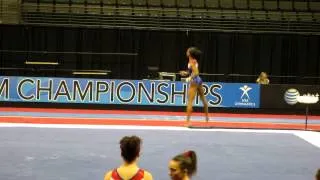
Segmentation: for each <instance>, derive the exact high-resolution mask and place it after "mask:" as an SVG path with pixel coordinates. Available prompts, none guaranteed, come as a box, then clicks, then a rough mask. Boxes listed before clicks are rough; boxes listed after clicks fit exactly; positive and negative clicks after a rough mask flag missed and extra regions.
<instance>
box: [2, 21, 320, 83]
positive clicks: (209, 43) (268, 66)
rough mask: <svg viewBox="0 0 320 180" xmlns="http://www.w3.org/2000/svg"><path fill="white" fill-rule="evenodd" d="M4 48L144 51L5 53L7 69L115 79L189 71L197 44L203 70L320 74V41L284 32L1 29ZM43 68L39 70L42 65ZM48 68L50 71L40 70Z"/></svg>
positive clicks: (290, 80)
mask: <svg viewBox="0 0 320 180" xmlns="http://www.w3.org/2000/svg"><path fill="white" fill-rule="evenodd" d="M0 41H1V43H0V49H2V50H4V49H10V50H26V51H60V52H68V51H70V52H71V51H72V52H103V53H138V56H119V55H92V54H89V55H79V54H35V53H8V52H2V53H0V65H1V67H21V68H25V67H29V66H27V65H25V64H24V61H26V60H34V61H35V60H46V61H58V62H60V63H61V64H60V65H59V66H58V67H56V68H57V69H82V70H87V69H107V70H111V71H112V74H111V76H110V78H120V79H143V78H145V77H146V75H147V73H148V72H147V67H148V66H158V67H159V71H166V72H177V71H178V70H181V69H185V68H186V64H187V59H186V56H185V50H186V49H187V47H189V46H197V47H199V48H200V49H201V50H202V51H203V52H204V56H203V57H202V59H201V60H200V62H199V64H200V70H201V72H203V73H211V74H220V73H221V74H246V75H257V74H259V73H260V72H261V71H266V72H267V73H269V74H270V75H273V76H280V75H281V76H289V75H290V76H300V77H302V76H319V69H320V63H319V60H320V59H319V52H320V44H319V43H320V38H319V37H318V36H302V35H281V34H243V33H217V32H181V31H145V30H143V31H142V30H141V31H139V30H116V29H85V28H66V27H32V26H4V25H1V26H0ZM36 68H38V67H36ZM40 68H47V67H40ZM1 72H2V74H4V75H42V76H68V74H62V73H59V72H40V71H34V72H32V73H31V72H23V71H3V70H2V71H1ZM203 78H204V79H205V80H207V81H241V82H243V81H247V82H248V81H254V80H255V79H256V77H236V76H234V77H232V78H230V77H226V76H215V77H214V76H203ZM271 82H272V83H301V84H312V83H318V80H317V79H312V78H310V79H305V78H282V79H279V78H276V77H274V78H273V77H271Z"/></svg>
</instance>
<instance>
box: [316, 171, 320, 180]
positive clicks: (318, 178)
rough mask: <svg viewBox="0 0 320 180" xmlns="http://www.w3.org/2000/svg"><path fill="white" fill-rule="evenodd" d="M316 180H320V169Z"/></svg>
mask: <svg viewBox="0 0 320 180" xmlns="http://www.w3.org/2000/svg"><path fill="white" fill-rule="evenodd" d="M316 180H320V169H318V171H317V173H316Z"/></svg>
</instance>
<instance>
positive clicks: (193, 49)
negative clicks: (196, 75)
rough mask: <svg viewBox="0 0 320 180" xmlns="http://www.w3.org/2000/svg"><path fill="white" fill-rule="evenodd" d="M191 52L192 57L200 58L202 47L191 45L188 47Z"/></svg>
mask: <svg viewBox="0 0 320 180" xmlns="http://www.w3.org/2000/svg"><path fill="white" fill-rule="evenodd" d="M188 51H189V54H190V56H191V57H192V58H194V59H196V60H198V61H199V60H200V58H201V55H202V52H201V50H200V49H198V48H197V47H189V48H188Z"/></svg>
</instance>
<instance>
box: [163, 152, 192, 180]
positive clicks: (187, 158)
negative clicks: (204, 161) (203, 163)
mask: <svg viewBox="0 0 320 180" xmlns="http://www.w3.org/2000/svg"><path fill="white" fill-rule="evenodd" d="M196 171H197V155H196V153H195V152H194V151H187V152H185V153H182V154H179V155H177V156H175V157H174V158H173V159H172V160H171V161H170V162H169V175H170V177H171V179H172V180H182V179H184V178H185V177H191V176H193V175H194V174H195V173H196Z"/></svg>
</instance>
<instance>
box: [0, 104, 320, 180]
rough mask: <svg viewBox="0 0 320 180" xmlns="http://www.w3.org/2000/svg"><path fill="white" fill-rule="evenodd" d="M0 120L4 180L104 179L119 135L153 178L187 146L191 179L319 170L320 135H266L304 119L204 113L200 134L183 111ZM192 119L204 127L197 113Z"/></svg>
mask: <svg viewBox="0 0 320 180" xmlns="http://www.w3.org/2000/svg"><path fill="white" fill-rule="evenodd" d="M0 116H1V117H0V121H1V123H0V141H1V143H0V159H1V160H2V161H0V179H3V180H20V179H24V180H35V179H39V180H53V179H54V180H56V179H59V180H64V179H68V180H88V179H103V176H104V173H105V172H106V171H107V170H108V169H112V168H115V167H117V166H118V165H119V164H120V163H121V157H120V152H119V144H118V143H119V140H120V138H121V137H123V136H125V135H138V136H140V137H141V138H142V139H143V150H142V156H141V159H140V166H141V167H142V168H145V169H147V170H149V171H150V172H151V173H152V174H153V176H154V179H157V180H165V179H169V176H168V168H167V164H168V162H169V160H170V158H172V157H173V156H174V155H176V154H177V153H180V152H182V151H184V150H188V149H192V150H195V151H196V152H197V153H198V158H199V162H198V163H199V164H198V165H199V170H198V173H197V175H196V176H195V177H194V179H197V180H198V179H199V180H208V179H210V180H211V179H219V180H229V179H230V180H232V179H259V180H264V179H265V180H267V179H268V180H269V179H281V180H286V179H288V180H302V179H303V180H304V179H313V177H314V175H315V172H316V169H317V168H320V164H319V162H320V133H319V132H315V131H304V130H271V129H273V128H274V127H276V126H277V127H282V128H283V129H286V128H294V127H296V128H297V127H298V126H297V125H301V127H303V125H304V119H303V116H284V115H282V116H280V115H234V114H211V115H210V116H211V118H210V119H211V122H210V126H211V125H212V126H215V128H207V129H205V128H193V129H192V128H186V127H183V126H182V125H183V119H184V113H169V112H161V113H160V112H157V113H156V112H139V111H135V112H132V111H131V112H129V111H98V110H95V111H94V110H81V112H80V111H79V110H53V109H51V110H50V109H49V110H48V109H46V110H45V109H27V108H19V109H14V108H1V109H0ZM318 118H319V117H317V116H312V117H310V119H311V120H310V126H311V127H312V128H317V127H318V126H319V125H320V123H319V119H320V118H319V119H318ZM193 120H194V122H195V124H197V125H204V124H203V123H201V122H200V121H202V120H203V117H202V116H201V114H197V113H195V114H194V116H193ZM257 123H258V124H257ZM261 123H262V124H261ZM248 124H249V125H250V124H251V125H252V127H248V128H255V129H244V128H245V127H246V125H248ZM293 124H294V125H296V126H293ZM220 126H221V127H220ZM222 126H225V127H222ZM228 126H229V128H228ZM254 126H258V127H254ZM259 127H260V129H259ZM230 128H233V129H230ZM263 129H264V130H263ZM266 129H268V130H266ZM280 129H281V128H280Z"/></svg>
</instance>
